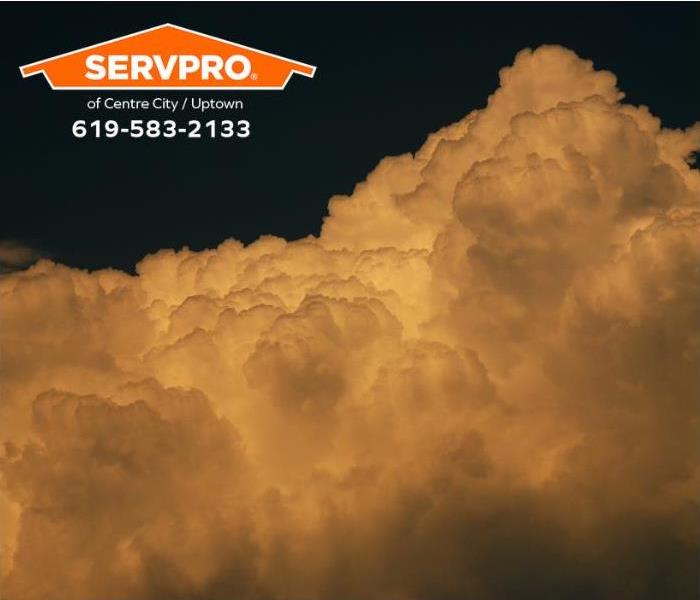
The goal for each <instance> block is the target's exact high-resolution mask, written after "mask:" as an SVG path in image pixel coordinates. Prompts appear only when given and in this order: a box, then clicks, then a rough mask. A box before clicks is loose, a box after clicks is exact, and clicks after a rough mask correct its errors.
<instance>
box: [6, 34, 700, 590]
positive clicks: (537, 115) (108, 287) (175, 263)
mask: <svg viewBox="0 0 700 600" xmlns="http://www.w3.org/2000/svg"><path fill="white" fill-rule="evenodd" d="M500 80H501V85H500V87H499V89H498V90H497V91H496V92H495V93H494V94H493V95H492V96H491V97H490V98H489V101H488V104H487V106H486V107H485V108H484V109H481V110H476V111H473V112H472V113H470V114H469V115H467V116H466V117H465V118H464V119H463V120H461V121H459V122H458V123H455V124H453V125H450V126H448V127H445V128H444V129H442V130H440V131H438V132H437V133H435V134H433V135H431V136H430V137H429V138H428V139H427V141H426V143H425V145H424V146H423V147H422V148H421V149H420V150H419V151H418V152H416V153H415V155H411V154H406V155H403V156H398V157H388V158H385V159H384V160H382V161H381V162H380V164H379V165H378V166H377V168H376V169H375V170H374V171H373V172H372V173H371V174H370V175H369V176H368V178H367V180H366V181H364V182H362V183H360V184H359V185H358V186H357V187H356V189H355V191H354V192H353V194H352V195H351V196H350V197H335V198H333V199H331V201H330V205H329V216H328V217H327V219H326V220H325V222H324V225H323V230H322V233H321V235H320V236H319V237H318V238H314V237H309V238H306V239H304V240H300V241H296V242H287V241H285V240H283V239H279V238H274V237H263V238H261V239H259V240H258V241H257V242H255V243H253V244H251V245H249V246H244V245H242V244H240V243H239V242H236V241H233V240H227V241H225V242H223V243H222V244H221V245H220V246H219V247H218V248H216V249H214V250H207V251H203V252H191V251H189V250H181V251H179V252H174V251H172V250H162V251H160V252H158V253H156V254H154V255H151V256H147V257H146V258H144V259H143V260H142V261H141V263H139V265H138V266H137V275H136V276H130V275H127V274H125V273H121V272H118V271H113V270H103V271H97V272H94V273H88V272H85V271H80V270H77V269H71V268H68V267H65V266H62V265H59V264H55V263H53V262H51V261H47V260H40V261H39V262H38V263H37V264H36V265H34V266H32V267H31V268H29V269H27V270H24V271H17V272H12V273H7V274H5V275H3V276H2V277H1V278H0V295H1V296H0V307H1V311H0V318H1V322H0V336H1V338H0V339H1V343H2V363H1V366H0V368H1V369H2V373H1V376H2V396H3V400H2V404H1V405H0V439H1V440H4V441H5V450H4V455H3V457H2V459H0V471H1V472H2V475H3V478H2V492H1V495H0V517H1V518H2V522H3V537H2V544H3V553H2V556H3V562H2V568H3V569H2V578H3V579H2V586H1V588H0V590H1V591H0V597H2V598H3V600H49V599H50V600H64V599H65V600H93V599H95V598H101V599H105V600H108V599H114V600H118V599H119V600H121V599H126V598H129V599H135V600H138V599H143V600H151V599H158V600H162V599H165V598H188V599H190V598H192V599H194V598H202V599H205V598H206V599H219V598H220V599H224V598H226V599H230V598H238V599H240V598H252V599H257V598H260V599H262V598H280V599H282V598H284V599H297V598H298V599H301V598H304V599H314V598H316V599H323V598H362V599H374V598H376V599H382V600H386V599H388V598H392V599H422V598H442V599H448V598H455V599H458V598H459V599H464V598H475V599H479V600H496V599H502V598H523V599H527V598H538V599H541V598H584V597H585V598H609V599H615V600H623V599H626V598H629V599H634V600H640V599H645V598H646V599H655V600H658V599H659V598H674V599H683V598H693V597H694V595H695V593H696V567H697V564H696V557H697V555H698V551H699V546H700V523H699V520H698V501H697V489H698V487H697V486H698V484H700V469H699V468H698V465H699V459H700V456H699V455H698V454H699V452H698V447H697V439H698V419H697V408H696V404H695V402H696V400H697V398H698V396H699V393H700V380H698V377H697V367H698V364H700V356H699V352H700V334H699V330H698V315H697V307H698V306H699V302H700V289H699V285H700V278H699V277H698V275H699V273H698V265H699V264H700V262H699V259H700V237H699V236H698V233H699V231H698V230H699V225H700V203H699V201H700V174H699V173H698V171H697V170H695V169H693V168H691V166H690V162H689V156H690V155H691V153H692V152H693V151H694V150H696V149H697V148H698V146H699V145H700V125H698V124H696V125H694V126H693V127H691V128H689V129H687V130H685V131H679V130H667V129H663V128H662V127H661V123H660V121H659V120H658V119H657V118H655V117H654V116H652V115H651V114H650V112H649V110H648V109H646V108H645V107H639V108H638V107H634V106H630V105H625V104H623V103H622V102H621V101H622V98H623V94H622V93H621V92H620V91H619V90H618V89H617V87H616V80H615V77H614V76H613V75H612V74H611V73H608V72H604V71H596V70H594V68H593V66H592V64H591V63H590V62H589V61H585V60H582V59H580V58H578V57H577V56H576V55H575V54H573V53H572V52H570V51H568V50H566V49H564V48H560V47H554V46H545V47H541V48H539V49H537V50H535V51H531V50H524V51H522V52H521V53H519V54H518V56H517V57H516V59H515V63H514V65H513V66H512V67H509V68H505V69H503V70H502V71H501V74H500Z"/></svg>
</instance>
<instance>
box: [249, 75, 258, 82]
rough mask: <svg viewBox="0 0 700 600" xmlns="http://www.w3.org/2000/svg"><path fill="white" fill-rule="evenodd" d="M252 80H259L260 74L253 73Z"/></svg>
mask: <svg viewBox="0 0 700 600" xmlns="http://www.w3.org/2000/svg"><path fill="white" fill-rule="evenodd" d="M250 78H251V79H252V80H253V81H255V80H256V79H257V78H258V74H257V73H253V74H252V75H251V76H250Z"/></svg>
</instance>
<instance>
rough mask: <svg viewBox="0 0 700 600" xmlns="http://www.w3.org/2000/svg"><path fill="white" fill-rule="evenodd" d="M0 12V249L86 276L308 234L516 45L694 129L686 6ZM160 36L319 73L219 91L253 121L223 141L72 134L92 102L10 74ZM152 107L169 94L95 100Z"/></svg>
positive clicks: (695, 10)
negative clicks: (172, 31) (597, 77)
mask: <svg viewBox="0 0 700 600" xmlns="http://www.w3.org/2000/svg"><path fill="white" fill-rule="evenodd" d="M0 10H2V23H3V31H2V37H1V38H0V40H1V41H0V44H2V52H1V53H0V57H1V59H2V60H1V64H0V75H1V82H2V87H1V88H0V102H2V105H1V106H0V114H1V115H2V117H3V122H2V134H3V136H2V137H3V152H2V156H3V159H2V172H1V173H2V178H3V180H4V181H3V183H4V185H3V192H2V193H3V198H2V216H1V217H0V218H1V219H2V225H1V229H0V240H16V241H20V242H22V243H24V244H27V245H30V246H32V247H34V248H37V249H39V250H40V251H41V252H42V253H44V254H45V255H47V256H50V257H52V258H54V259H55V260H58V261H61V262H64V263H67V264H70V265H74V266H79V267H85V268H99V267H106V266H112V267H119V268H122V269H127V270H133V266H134V264H135V263H136V262H137V261H138V260H139V259H140V258H141V257H142V256H143V255H144V254H146V253H149V252H153V251H156V250H158V249H160V248H164V247H175V248H179V247H181V246H183V245H188V246H190V247H191V248H194V249H201V248H205V247H212V246H215V245H217V244H218V243H219V242H221V241H222V240H224V239H226V238H228V237H235V238H237V239H240V240H242V241H244V242H250V241H252V240H254V239H255V238H257V237H258V236H259V235H261V234H266V233H270V234H276V235H280V236H284V237H286V238H288V239H295V238H299V237H303V236H305V235H308V234H318V232H319V230H320V225H321V220H322V218H323V216H324V215H325V214H326V204H327V201H328V199H329V197H330V196H332V195H333V194H348V193H350V192H351V191H352V189H353V187H354V185H355V184H356V183H357V182H359V181H361V180H362V179H363V178H364V177H365V175H366V174H367V173H368V172H369V171H370V170H371V169H372V168H373V166H374V165H375V164H376V163H377V161H378V160H379V159H380V158H382V157H384V156H386V155H389V154H400V153H404V152H407V151H415V150H416V149H417V148H418V147H419V146H420V145H421V144H422V142H423V140H424V139H425V137H426V135H427V134H428V133H430V132H431V131H434V130H436V129H438V128H439V127H441V126H443V125H447V124H448V123H451V122H453V121H456V120H457V119H459V118H461V117H462V116H464V115H465V114H467V113H468V112H469V111H471V110H472V109H475V108H480V107H482V106H484V105H485V103H486V99H487V97H488V95H489V94H490V93H492V92H493V91H494V90H495V89H496V87H497V85H498V70H499V69H500V68H501V67H503V66H505V65H509V64H512V61H513V57H514V56H515V54H516V52H517V51H518V50H520V49H522V48H524V47H527V46H529V47H536V46H538V45H540V44H544V43H548V44H562V45H565V46H567V47H569V48H571V49H573V50H575V51H576V52H577V53H578V54H579V55H580V56H583V57H585V58H589V59H592V60H593V61H594V63H595V65H596V67H597V68H604V69H609V70H611V71H613V72H614V73H615V74H616V75H617V76H618V82H619V85H620V87H621V88H622V89H623V90H624V91H625V92H626V93H627V101H628V102H631V103H633V104H646V105H647V106H649V107H650V108H651V110H652V112H653V113H654V114H655V115H657V116H659V117H661V118H662V121H663V123H664V125H665V126H667V127H686V126H688V125H690V124H692V123H693V122H694V121H696V120H699V119H700V86H699V84H698V81H699V79H700V77H699V74H700V61H698V57H699V56H698V55H699V50H698V48H699V46H698V43H697V42H698V38H699V35H698V34H699V33H700V6H699V5H698V4H697V3H677V4H676V3H668V2H664V3H662V4H656V3H644V4H634V3H620V4H605V3H594V4H579V3H577V4H571V3H566V4H564V3H562V4H557V3H537V4H535V3H533V4H522V3H519V4H507V3H484V4H471V3H470V4H456V3H445V4H441V3H435V2H431V3H425V4H424V3H410V4H397V3H391V4H388V3H387V4H385V3H361V4H325V3H313V4H291V3H283V4H275V3H265V4H251V3H245V4H242V3H203V2H198V3H191V4H190V3H173V4H169V3H153V4H151V3H143V4H140V3H122V4H120V3H104V2H100V3H95V4H86V3H78V4H68V3H52V4H38V3H17V4H11V3H5V4H3V5H2V7H0ZM164 22H172V23H175V24H177V25H182V26H183V27H188V28H191V29H195V30H198V31H201V32H203V33H207V34H210V35H214V36H218V37H222V38H225V39H228V40H231V41H234V42H239V43H242V44H245V45H249V46H252V47H254V48H259V49H261V50H266V51H269V52H273V53H276V54H280V55H282V56H286V57H288V58H291V59H296V60H300V61H303V62H307V63H310V64H313V65H316V66H317V67H318V71H317V73H316V77H315V78H314V79H307V78H304V77H301V76H294V77H293V78H292V80H291V81H290V83H289V85H288V86H287V89H286V90H284V91H281V92H274V91H273V92H247V93H239V92H228V93H223V94H221V93H220V94H219V96H224V97H228V98H231V97H235V98H241V99H243V100H244V102H245V104H246V109H245V111H244V116H245V118H248V119H249V120H250V121H251V122H252V135H251V137H250V138H248V139H247V140H240V141H235V142H232V141H209V140H205V139H202V140H198V141H194V140H178V141H167V140H162V139H161V140H147V139H140V140H130V139H128V138H125V139H117V140H98V141H94V140H93V141H90V140H87V139H85V140H78V139H75V138H73V136H72V135H71V124H72V122H73V121H74V120H75V119H79V118H89V117H92V116H93V115H95V113H94V112H92V113H90V112H88V111H87V110H86V109H85V108H84V107H85V102H86V100H87V99H88V98H90V97H94V96H96V95H98V92H73V91H52V90H51V89H50V88H49V86H48V83H47V82H46V80H45V79H44V78H43V77H41V76H35V77H31V78H28V79H25V80H23V79H22V78H21V76H20V73H19V70H18V67H19V66H20V65H23V64H27V63H30V62H34V61H36V60H40V59H44V58H49V57H51V56H54V55H56V54H60V53H63V52H67V51H71V50H75V49H78V48H81V47H83V46H86V45H90V44H94V43H99V42H103V41H106V40H108V39H110V38H113V37H117V36H121V35H125V34H129V33H132V32H134V31H137V30H139V29H144V28H147V27H152V26H155V25H160V24H162V23H164ZM156 94H159V95H165V96H174V95H176V94H178V93H177V92H150V93H139V92H100V93H99V95H102V96H106V95H111V96H115V97H116V96H123V97H127V98H128V97H151V98H152V97H155V95H156ZM183 94H184V93H183ZM198 94H199V95H201V96H203V97H213V96H215V95H216V94H214V93H207V92H201V93H198ZM99 116H100V117H101V118H103V119H106V118H115V117H119V116H120V115H118V114H116V113H115V112H114V111H112V112H103V113H102V114H100V115H99ZM158 116H160V117H162V118H166V116H165V113H159V114H158ZM211 116H214V117H216V116H220V115H219V114H215V113H211ZM221 116H223V115H221ZM122 118H125V119H130V118H141V114H138V115H137V114H134V113H132V112H129V113H124V115H123V117H122Z"/></svg>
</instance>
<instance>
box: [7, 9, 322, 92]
mask: <svg viewBox="0 0 700 600" xmlns="http://www.w3.org/2000/svg"><path fill="white" fill-rule="evenodd" d="M20 71H21V73H22V76H23V77H29V76H31V75H36V74H37V73H43V74H44V77H46V80H47V81H48V82H49V84H50V85H51V87H52V88H53V89H54V90H142V89H153V90H184V89H201V90H205V89H206V90H281V89H284V87H285V86H286V85H287V82H288V81H289V79H290V78H291V77H292V74H293V73H298V74H300V75H304V76H305V77H313V76H314V72H315V71H316V67H313V66H311V65H307V64H305V63H302V62H298V61H295V60H290V59H288V58H284V57H282V56H277V55H275V54H270V53H269V52H263V51H262V50H256V49H254V48H249V47H248V46H242V45H241V44H234V43H233V42H228V41H226V40H222V39H220V38H216V37H212V36H210V35H206V34H203V33H198V32H196V31H192V30H190V29H185V28H184V27H179V26H177V25H171V24H170V23H166V24H165V25H160V26H158V27H152V28H151V29H145V30H143V31H138V32H136V33H132V34H130V35H126V36H123V37H120V38H116V39H113V40H109V41H107V42H103V43H101V44H95V45H94V46H88V47H86V48H81V49H79V50H74V51H73V52H68V53H66V54H60V55H58V56H54V57H52V58H47V59H44V60H40V61H38V62H34V63H31V64H28V65H24V66H23V67H20Z"/></svg>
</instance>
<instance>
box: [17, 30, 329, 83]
mask: <svg viewBox="0 0 700 600" xmlns="http://www.w3.org/2000/svg"><path fill="white" fill-rule="evenodd" d="M168 27H169V28H172V29H178V30H180V31H183V32H185V33H189V34H193V35H197V36H200V37H203V38H207V39H210V40H213V41H215V42H220V43H223V44H227V45H230V46H236V47H238V48H242V49H244V50H249V51H250V52H256V53H258V54H264V55H265V56H269V57H271V58H275V59H277V60H282V61H284V62H286V63H290V65H292V66H291V68H290V69H289V73H288V74H287V78H286V79H285V80H284V83H282V85H279V86H243V87H234V86H133V87H130V86H55V85H54V84H53V81H51V79H50V78H49V76H48V74H47V73H46V70H45V69H34V70H31V69H32V68H33V67H38V66H40V65H43V64H48V63H50V62H53V61H55V60H57V59H61V58H64V57H66V56H72V55H73V54H78V53H80V52H84V51H85V50H90V49H92V48H99V47H100V46H104V45H105V44H111V43H112V42H119V41H121V40H126V39H129V38H132V37H136V36H139V35H142V34H144V33H149V32H151V31H156V30H158V29H164V28H168ZM295 67H298V68H295ZM301 69H305V70H301ZM28 70H31V72H27V71H28ZM19 71H20V73H21V75H22V78H23V79H26V78H27V77H32V76H33V75H38V74H43V75H44V78H45V79H46V81H48V82H49V85H50V86H51V89H52V90H141V91H142V90H228V91H232V90H236V91H246V90H282V89H284V88H285V87H286V86H287V83H289V80H290V79H291V77H292V74H294V73H297V74H298V75H303V76H304V77H309V78H313V76H314V75H315V73H316V67H315V66H313V65H310V64H308V63H304V62H301V61H299V60H293V59H291V58H287V57H285V56H280V55H279V54H274V53H272V52H266V51H265V50H258V49H257V48H252V47H251V46H246V45H245V44H239V43H238V42H232V41H230V40H225V39H223V38H220V37H216V36H213V35H209V34H207V33H201V32H199V31H196V30H194V29H189V28H187V27H182V26H180V25H175V24H174V23H163V24H161V25H156V26H154V27H148V28H146V29H141V30H139V31H134V32H133V33H129V34H127V35H121V36H118V37H115V38H112V39H109V40H105V41H103V42H98V43H97V44H91V45H89V46H84V47H82V48H78V49H76V50H71V51H70V52H64V53H62V54H56V55H55V56H51V57H49V58H44V59H42V60H37V61H34V62H31V63H28V64H26V65H22V66H21V67H19Z"/></svg>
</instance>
